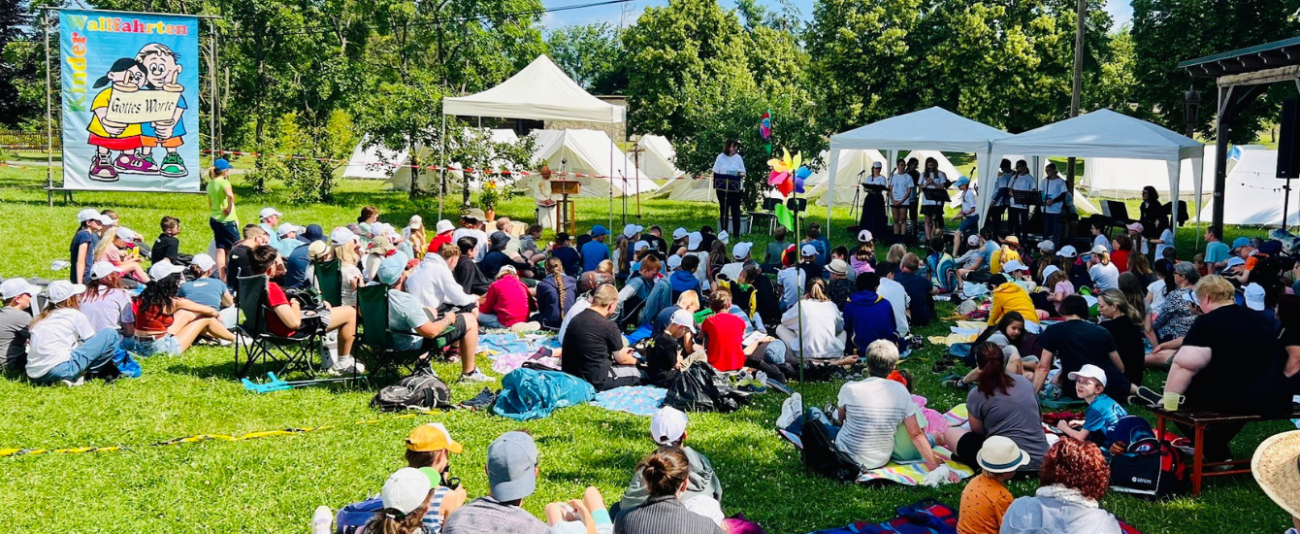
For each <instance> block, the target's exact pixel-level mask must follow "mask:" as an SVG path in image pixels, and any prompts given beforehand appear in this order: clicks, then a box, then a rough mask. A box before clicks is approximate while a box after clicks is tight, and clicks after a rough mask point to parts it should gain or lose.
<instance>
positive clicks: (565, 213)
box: [551, 180, 582, 235]
mask: <svg viewBox="0 0 1300 534" xmlns="http://www.w3.org/2000/svg"><path fill="white" fill-rule="evenodd" d="M580 191H582V185H581V184H579V183H578V182H577V181H576V180H551V194H552V195H560V201H559V202H557V203H556V204H557V207H558V208H559V209H558V210H557V211H558V212H559V213H558V216H559V218H560V221H559V224H558V225H557V226H556V227H557V228H560V229H564V225H565V223H568V226H569V235H573V234H574V230H575V229H576V228H577V226H576V224H575V221H576V219H577V210H575V209H574V204H573V201H572V200H569V195H576V194H578V193H579V192H580Z"/></svg>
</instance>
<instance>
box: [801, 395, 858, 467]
mask: <svg viewBox="0 0 1300 534" xmlns="http://www.w3.org/2000/svg"><path fill="white" fill-rule="evenodd" d="M803 421H804V423H803V436H802V440H803V464H804V466H805V467H807V468H808V469H809V470H811V471H813V472H814V473H817V474H819V475H821V476H824V477H827V478H830V479H832V480H838V481H840V482H849V481H852V480H857V478H858V474H859V473H860V472H861V471H862V470H861V469H859V468H858V466H857V464H855V463H853V460H851V459H849V457H848V456H847V455H845V454H844V453H843V452H840V450H839V447H836V446H835V440H833V439H831V433H830V430H828V429H827V428H826V425H825V424H824V423H822V422H821V421H820V420H818V419H817V418H815V417H813V411H812V410H805V411H804V414H803Z"/></svg>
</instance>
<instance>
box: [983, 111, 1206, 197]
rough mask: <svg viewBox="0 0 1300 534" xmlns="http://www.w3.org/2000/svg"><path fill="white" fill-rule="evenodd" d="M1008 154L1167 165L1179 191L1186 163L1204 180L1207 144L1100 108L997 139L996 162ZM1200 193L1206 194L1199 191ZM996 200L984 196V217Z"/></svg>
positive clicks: (1171, 185) (1171, 187)
mask: <svg viewBox="0 0 1300 534" xmlns="http://www.w3.org/2000/svg"><path fill="white" fill-rule="evenodd" d="M1004 154H1023V155H1026V156H1075V157H1083V158H1101V157H1110V158H1131V159H1142V160H1156V161H1161V162H1164V163H1165V168H1166V169H1167V170H1166V174H1167V175H1168V176H1169V190H1170V191H1178V190H1179V168H1180V166H1181V162H1182V160H1185V159H1186V160H1191V167H1192V176H1200V175H1201V168H1202V163H1203V158H1204V157H1205V145H1203V144H1201V143H1199V142H1197V141H1196V140H1194V139H1191V138H1189V137H1186V136H1184V135H1180V134H1178V133H1177V132H1174V131H1171V130H1168V129H1166V128H1163V127H1160V126H1157V125H1155V124H1151V123H1149V122H1146V121H1144V120H1140V119H1135V118H1133V117H1129V116H1127V115H1124V114H1121V113H1116V112H1114V111H1111V110H1108V109H1100V110H1097V111H1093V112H1091V113H1087V114H1085V115H1079V116H1077V117H1074V118H1071V119H1066V120H1063V121H1060V122H1054V123H1052V124H1048V125H1046V126H1042V127H1040V128H1036V129H1033V130H1030V131H1028V132H1025V133H1022V134H1020V135H1017V136H1014V137H1008V138H1004V139H999V140H997V141H994V142H993V151H992V155H991V157H990V158H989V159H990V161H999V160H1000V159H1001V158H1002V157H1003V155H1004ZM983 175H984V176H988V173H983ZM1040 183H1041V182H1040ZM1195 193H1196V194H1199V193H1200V188H1199V187H1197V188H1196V191H1195ZM991 198H992V195H991V194H986V195H980V198H979V203H980V214H981V215H984V214H987V213H988V209H987V208H988V203H989V200H990V199H991Z"/></svg>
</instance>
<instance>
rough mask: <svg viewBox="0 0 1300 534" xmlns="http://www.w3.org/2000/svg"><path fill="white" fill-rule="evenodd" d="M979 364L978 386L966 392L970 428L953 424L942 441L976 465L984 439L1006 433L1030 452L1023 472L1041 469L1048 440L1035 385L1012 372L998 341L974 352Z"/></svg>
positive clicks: (957, 456)
mask: <svg viewBox="0 0 1300 534" xmlns="http://www.w3.org/2000/svg"><path fill="white" fill-rule="evenodd" d="M973 352H974V353H975V356H976V358H977V361H978V365H979V371H980V373H979V379H978V380H979V386H978V387H976V388H975V389H972V390H970V393H968V394H967V395H966V410H967V411H968V412H969V413H970V428H969V429H967V428H962V427H953V428H949V429H948V431H947V432H946V433H945V434H944V437H943V439H942V443H943V444H944V445H945V446H946V447H948V448H949V449H952V450H953V452H954V455H953V459H954V460H957V461H959V462H962V463H964V464H967V465H976V463H975V462H976V455H977V454H979V451H980V448H981V447H983V446H984V440H986V439H988V438H989V437H992V436H1003V437H1006V438H1009V439H1011V441H1014V442H1016V446H1017V447H1020V449H1021V450H1023V451H1025V453H1026V454H1028V455H1029V458H1030V461H1029V463H1028V464H1025V465H1024V466H1022V467H1020V468H1019V470H1021V471H1034V470H1037V469H1038V466H1039V463H1040V462H1041V461H1042V459H1043V455H1044V454H1046V453H1047V439H1046V438H1045V437H1044V434H1043V429H1042V423H1041V422H1042V420H1043V416H1042V413H1041V412H1039V410H1038V399H1037V397H1036V396H1035V395H1034V384H1033V382H1030V381H1029V379H1028V378H1025V376H1024V375H1021V374H1019V373H1015V372H1011V371H1009V370H1008V369H1007V368H1006V367H1005V365H1006V361H1005V360H1006V355H1005V353H1004V352H1003V349H1002V348H1001V347H999V346H998V345H997V344H995V343H983V344H980V345H978V346H976V348H975V350H974V351H973Z"/></svg>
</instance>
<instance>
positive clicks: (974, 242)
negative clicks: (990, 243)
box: [966, 234, 980, 247]
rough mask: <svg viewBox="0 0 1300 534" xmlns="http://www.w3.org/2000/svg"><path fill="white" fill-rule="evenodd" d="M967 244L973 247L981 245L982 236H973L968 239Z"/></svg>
mask: <svg viewBox="0 0 1300 534" xmlns="http://www.w3.org/2000/svg"><path fill="white" fill-rule="evenodd" d="M966 244H967V245H970V246H972V247H973V246H975V245H978V244H980V236H977V235H974V234H972V235H971V236H970V237H968V238H966Z"/></svg>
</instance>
